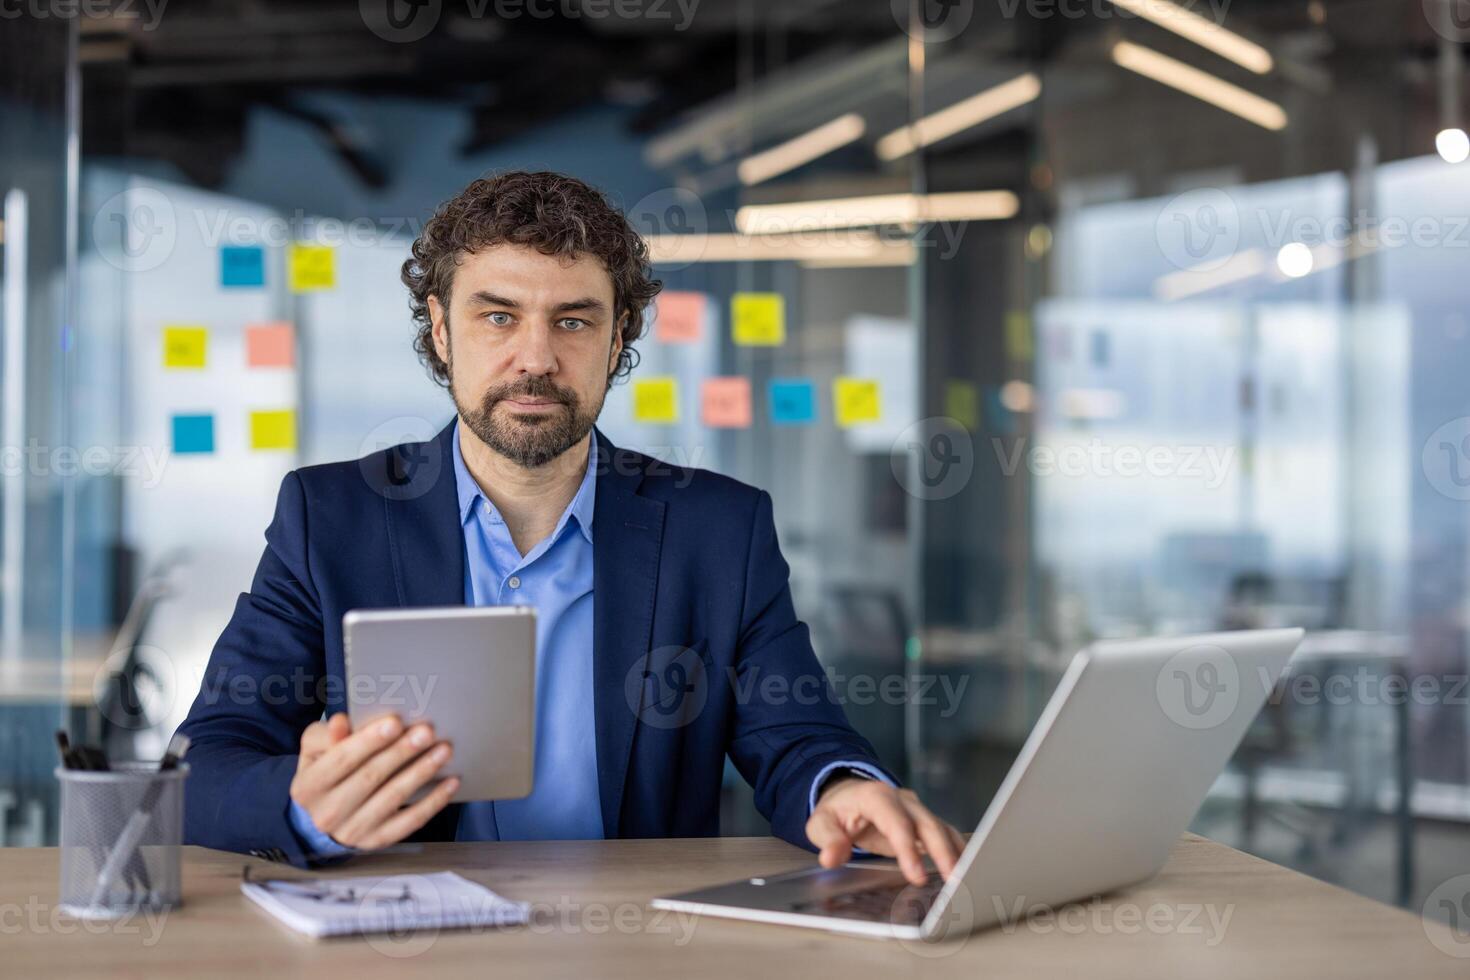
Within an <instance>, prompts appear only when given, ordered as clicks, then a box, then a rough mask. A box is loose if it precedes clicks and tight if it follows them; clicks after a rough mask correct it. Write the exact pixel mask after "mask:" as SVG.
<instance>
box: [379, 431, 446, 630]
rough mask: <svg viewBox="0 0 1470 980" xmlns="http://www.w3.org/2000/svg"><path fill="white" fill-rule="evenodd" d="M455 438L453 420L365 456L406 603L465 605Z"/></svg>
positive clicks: (401, 598) (398, 586)
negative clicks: (426, 435) (431, 433)
mask: <svg viewBox="0 0 1470 980" xmlns="http://www.w3.org/2000/svg"><path fill="white" fill-rule="evenodd" d="M453 438H454V423H453V422H450V423H449V425H447V426H445V428H444V430H443V431H441V432H440V433H439V434H438V435H437V436H435V437H434V438H433V439H432V440H430V441H428V442H417V443H406V444H404V445H402V446H395V447H394V448H392V449H390V450H388V451H387V452H385V453H377V454H375V455H373V456H370V457H368V459H367V460H364V469H363V475H364V476H365V477H366V478H367V480H368V482H369V483H370V484H371V485H372V486H373V489H375V490H377V491H378V493H379V495H381V496H382V498H383V513H384V517H385V518H386V520H387V524H388V546H389V550H390V552H391V553H392V555H393V584H394V587H395V589H396V591H397V593H398V602H399V604H400V605H403V606H462V605H464V533H463V531H462V530H461V529H460V525H459V495H458V493H457V492H456V491H455V486H454V455H453V443H452V442H451V441H450V440H452V439H453ZM369 461H371V462H369Z"/></svg>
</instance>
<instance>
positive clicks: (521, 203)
mask: <svg viewBox="0 0 1470 980" xmlns="http://www.w3.org/2000/svg"><path fill="white" fill-rule="evenodd" d="M503 242H509V243H512V244H516V245H529V246H531V247H533V248H535V249H537V250H539V251H540V252H542V253H543V254H545V255H564V256H569V257H576V256H581V255H593V256H596V257H597V258H599V259H601V260H602V264H603V265H604V266H606V267H607V271H608V273H609V274H610V275H611V276H612V283H613V317H614V318H613V322H614V323H617V322H619V321H621V322H622V335H623V349H622V352H621V353H620V354H619V355H618V366H617V368H616V369H615V370H614V371H613V373H612V375H611V376H610V377H609V378H608V384H612V382H613V380H614V379H617V378H622V377H626V376H627V375H628V373H629V372H630V371H632V370H633V368H634V367H636V366H637V364H638V354H637V352H636V351H634V350H633V342H634V341H636V340H637V339H638V338H639V337H641V336H642V335H643V327H644V323H643V311H644V309H645V308H646V307H647V306H648V304H649V302H650V301H652V299H653V298H654V297H655V296H657V295H658V292H659V290H660V289H662V288H663V284H662V283H661V282H659V281H658V280H657V279H652V278H650V275H649V274H650V272H651V268H650V264H649V260H648V245H647V243H646V242H644V241H643V238H642V236H640V235H639V234H638V232H637V231H635V230H634V229H633V227H632V226H631V225H629V224H628V221H627V219H626V218H625V217H623V214H622V212H620V211H618V210H617V209H616V208H614V207H613V206H612V205H611V204H610V203H608V200H607V198H606V197H604V196H603V194H602V193H601V192H600V191H598V190H597V189H595V188H593V187H591V186H589V185H587V184H585V183H583V182H582V181H580V180H577V179H576V178H575V177H568V176H566V175H565V174H558V173H550V172H546V171H542V172H538V173H528V172H526V171H524V170H515V171H511V172H509V173H503V174H498V175H496V176H493V177H482V178H481V179H479V180H476V181H474V182H473V183H471V184H470V185H469V186H468V187H466V188H465V189H464V190H462V191H460V193H459V194H458V195H457V196H456V197H454V198H452V199H450V200H448V201H445V202H444V203H443V204H441V205H440V206H439V208H438V210H436V211H435V212H434V216H433V217H432V218H430V219H429V220H428V222H427V223H426V224H425V225H424V230H423V232H422V233H421V234H420V235H419V237H418V238H417V239H415V240H414V243H413V255H412V257H410V258H409V259H408V260H406V261H405V262H404V263H403V272H402V278H403V284H404V285H405V286H407V287H408V292H409V301H408V305H409V308H410V309H411V310H412V311H413V319H414V322H415V323H416V324H417V325H418V333H417V334H416V335H415V336H414V340H413V347H414V350H415V351H417V352H418V355H419V360H420V361H422V362H423V363H424V366H425V367H426V368H428V370H429V374H430V375H431V376H432V377H433V379H434V381H435V382H437V383H438V384H440V385H443V386H445V387H448V385H449V365H448V364H446V363H445V362H444V359H443V358H441V357H440V356H439V352H438V351H436V350H435V349H434V337H433V331H434V322H433V318H432V317H430V315H429V297H430V296H434V297H437V298H438V300H439V302H440V303H441V304H443V306H444V308H445V309H448V308H449V294H450V288H451V287H452V286H453V285H454V272H455V269H457V268H458V266H459V261H460V258H461V256H463V255H466V254H469V253H472V252H475V251H476V250H478V249H482V248H485V247H487V246H490V245H497V244H500V243H503Z"/></svg>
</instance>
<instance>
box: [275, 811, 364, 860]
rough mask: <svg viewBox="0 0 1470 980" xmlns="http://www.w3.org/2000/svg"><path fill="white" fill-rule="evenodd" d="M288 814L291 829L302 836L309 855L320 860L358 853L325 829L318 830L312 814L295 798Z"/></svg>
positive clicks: (302, 841)
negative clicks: (338, 841) (332, 836)
mask: <svg viewBox="0 0 1470 980" xmlns="http://www.w3.org/2000/svg"><path fill="white" fill-rule="evenodd" d="M288 816H289V818H290V821H291V829H292V830H294V831H295V832H296V836H297V837H299V838H301V843H302V844H303V845H304V850H305V851H306V854H307V857H309V858H312V859H314V860H320V859H322V858H336V857H346V856H347V855H349V854H356V853H357V850H356V849H355V848H351V847H348V846H347V845H346V844H339V843H337V842H336V841H334V840H332V838H331V836H330V835H329V834H327V833H326V832H325V831H322V830H318V829H317V826H316V824H314V823H312V821H311V814H309V813H307V812H306V809H305V808H304V807H303V806H302V805H301V804H300V803H297V802H296V801H295V800H292V801H291V809H290V810H289V811H288Z"/></svg>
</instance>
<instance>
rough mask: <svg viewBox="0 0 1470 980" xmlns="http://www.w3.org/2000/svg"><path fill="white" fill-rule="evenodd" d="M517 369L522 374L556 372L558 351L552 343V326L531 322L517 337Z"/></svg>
mask: <svg viewBox="0 0 1470 980" xmlns="http://www.w3.org/2000/svg"><path fill="white" fill-rule="evenodd" d="M517 341H518V346H517V348H516V363H515V367H516V370H517V371H519V372H520V373H522V374H555V373H556V367H557V364H556V351H555V350H554V349H553V347H552V344H551V328H550V327H548V326H546V325H545V324H530V325H528V326H527V327H526V329H525V330H523V331H522V332H521V336H520V337H518V338H517Z"/></svg>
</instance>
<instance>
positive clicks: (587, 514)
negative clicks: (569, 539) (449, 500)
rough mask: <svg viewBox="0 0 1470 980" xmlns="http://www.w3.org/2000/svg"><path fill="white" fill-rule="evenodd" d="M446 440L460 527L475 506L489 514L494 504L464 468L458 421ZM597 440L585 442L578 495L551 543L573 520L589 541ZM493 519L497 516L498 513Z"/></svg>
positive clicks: (594, 487) (594, 437)
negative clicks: (451, 458) (450, 451)
mask: <svg viewBox="0 0 1470 980" xmlns="http://www.w3.org/2000/svg"><path fill="white" fill-rule="evenodd" d="M449 441H450V443H451V444H452V445H453V455H454V487H455V490H456V492H457V493H458V496H459V523H460V526H461V527H463V526H464V524H465V522H466V521H468V520H469V519H470V515H471V514H473V513H474V508H475V505H476V504H477V503H479V502H480V501H482V500H483V501H484V502H485V503H486V504H488V505H489V507H490V509H491V510H492V511H494V509H495V504H494V503H493V502H491V501H490V499H489V498H488V497H486V496H485V493H484V491H482V490H481V489H480V485H479V484H478V483H476V482H475V478H474V477H473V476H471V475H470V468H469V467H468V466H466V465H465V461H464V454H463V453H461V452H460V449H459V420H458V419H455V422H454V435H453V436H452V437H451V438H450V440H449ZM596 441H597V436H596V434H595V433H594V434H593V436H592V439H591V440H589V441H588V446H587V464H586V472H585V473H583V474H582V483H581V484H580V485H579V486H578V487H577V494H576V496H574V497H573V498H572V502H571V503H570V504H568V505H567V509H566V510H565V511H563V512H562V515H561V519H560V520H558V521H557V522H556V530H554V531H552V532H551V537H552V539H553V540H554V539H555V538H556V537H557V536H558V535H559V534H561V530H562V528H564V527H565V526H566V523H567V521H568V520H571V519H575V520H576V522H577V527H578V529H579V530H580V531H581V532H582V536H583V537H584V538H586V539H587V540H588V542H591V541H592V515H593V513H594V512H595V510H596V506H595V504H596V500H597V467H596V466H594V465H592V453H593V452H594V451H595V444H596ZM496 517H497V518H498V517H499V514H498V513H497V514H496Z"/></svg>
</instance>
